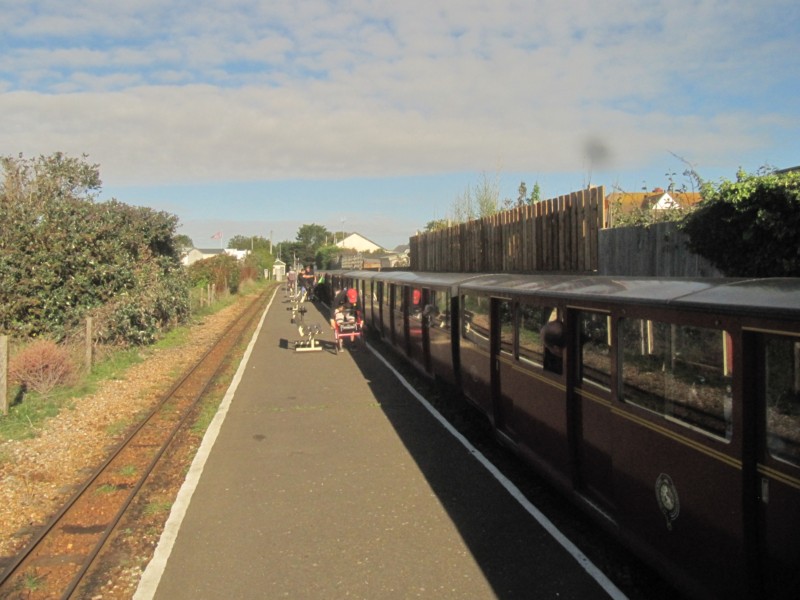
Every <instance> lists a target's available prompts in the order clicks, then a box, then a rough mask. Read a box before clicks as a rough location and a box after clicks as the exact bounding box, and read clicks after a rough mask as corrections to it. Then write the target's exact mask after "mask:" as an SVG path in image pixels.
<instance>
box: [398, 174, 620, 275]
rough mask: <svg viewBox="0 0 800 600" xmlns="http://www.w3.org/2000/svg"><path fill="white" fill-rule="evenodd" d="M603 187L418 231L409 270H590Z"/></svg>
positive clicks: (599, 224) (600, 222) (594, 265)
mask: <svg viewBox="0 0 800 600" xmlns="http://www.w3.org/2000/svg"><path fill="white" fill-rule="evenodd" d="M604 197H605V192H604V188H603V187H602V186H600V187H591V188H588V189H585V190H582V191H579V192H572V193H571V194H569V195H565V196H559V197H558V198H552V199H550V200H544V201H541V202H537V203H535V204H532V205H526V206H520V207H517V208H513V209H511V210H507V211H503V212H500V213H497V214H495V215H492V216H490V217H484V218H482V219H476V220H473V221H468V222H467V223H461V224H459V225H454V226H452V227H448V228H446V229H441V230H438V231H431V232H426V233H421V234H418V235H416V236H414V237H412V238H411V239H410V253H411V270H412V271H434V272H459V273H461V272H468V273H491V272H517V273H522V272H532V271H561V272H591V271H596V270H597V265H598V232H599V230H600V229H601V228H602V226H603V222H604V215H603V198H604Z"/></svg>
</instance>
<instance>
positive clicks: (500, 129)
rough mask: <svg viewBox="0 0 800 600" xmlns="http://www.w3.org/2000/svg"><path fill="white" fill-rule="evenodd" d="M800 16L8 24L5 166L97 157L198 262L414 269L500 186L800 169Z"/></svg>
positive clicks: (519, 9)
mask: <svg viewBox="0 0 800 600" xmlns="http://www.w3.org/2000/svg"><path fill="white" fill-rule="evenodd" d="M799 6H800V5H798V4H797V2H795V1H788V0H786V1H784V0H766V1H765V2H752V1H750V0H747V1H743V0H674V1H672V2H663V1H638V2H634V1H621V0H608V1H604V2H595V1H593V0H578V1H568V2H564V1H563V0H562V1H555V0H527V1H522V0H519V1H516V0H485V1H484V0H442V1H436V0H407V1H404V2H397V1H382V0H351V1H347V0H341V1H325V0H302V1H298V2H286V1H284V0H281V1H277V0H228V1H226V2H219V1H218V0H213V1H211V0H186V1H184V0H179V1H169V0H115V1H114V2H109V1H108V0H82V1H81V2H80V3H77V2H76V3H72V2H63V1H62V0H27V1H25V2H19V1H16V0H0V114H2V118H0V153H2V154H4V155H17V154H18V153H23V154H24V155H26V156H28V157H32V156H37V155H40V154H45V155H46V154H51V153H53V152H56V151H61V152H66V153H68V154H70V155H74V156H80V155H81V154H87V155H88V157H89V158H88V160H89V161H90V162H92V163H97V164H99V165H100V173H101V177H102V179H103V193H102V196H101V198H103V199H107V198H111V197H114V198H116V199H118V200H120V201H122V202H126V203H128V204H133V205H142V206H150V207H153V208H155V209H158V210H165V211H168V212H171V213H174V214H176V215H178V217H179V219H180V221H181V227H180V229H179V232H180V233H185V234H187V235H189V236H190V237H191V238H192V239H193V241H194V243H195V245H197V246H200V247H205V246H213V245H215V244H217V243H218V242H214V241H212V240H211V236H212V235H214V233H215V232H217V231H222V232H223V234H224V236H225V240H227V239H228V238H230V236H232V235H236V234H239V235H261V236H263V237H267V238H269V237H270V236H271V237H272V238H273V240H274V241H275V242H278V241H282V240H285V239H294V237H295V235H296V233H297V229H298V228H299V227H300V226H301V225H303V224H306V223H315V224H318V225H324V226H325V227H327V228H328V229H329V230H331V231H341V230H343V229H344V230H346V231H348V232H352V231H357V232H359V233H361V234H362V235H364V236H366V237H367V238H369V239H371V240H373V241H375V242H376V243H378V244H381V245H384V246H386V247H394V246H396V245H398V244H402V243H407V241H408V238H409V236H411V235H413V234H414V233H415V231H416V230H418V229H422V228H424V226H425V224H426V223H427V222H428V221H431V220H433V219H439V218H447V217H448V216H451V215H452V206H453V204H454V202H456V201H457V199H458V198H459V197H461V196H463V195H464V193H465V191H466V190H467V189H469V188H474V187H475V186H477V185H479V184H480V182H481V181H483V180H485V179H488V180H490V181H493V182H496V183H497V185H498V186H499V187H500V195H501V199H505V198H508V199H512V200H515V199H516V197H517V189H518V187H519V184H520V182H521V181H525V182H526V184H527V186H528V189H529V190H530V189H531V188H532V187H533V185H534V184H535V183H538V184H539V186H540V189H541V194H542V197H544V198H550V197H555V196H558V195H561V194H567V193H569V192H571V191H576V190H580V189H583V188H584V187H586V186H588V185H603V186H605V188H606V192H607V193H609V192H611V191H614V190H615V189H622V190H627V191H640V190H641V189H642V187H648V188H654V187H658V186H661V187H665V186H666V185H668V184H669V175H668V174H670V173H674V174H675V175H674V176H673V180H674V181H675V182H676V183H677V184H678V185H682V184H683V183H688V182H687V180H686V178H685V177H684V176H683V172H684V170H685V169H686V168H687V166H691V167H693V168H694V169H695V170H696V171H697V172H698V173H699V174H700V175H701V176H702V177H703V178H704V179H706V180H710V181H718V180H720V179H722V178H725V179H733V178H735V175H736V171H737V169H739V168H740V167H741V168H744V169H745V170H747V171H756V170H757V169H759V168H760V167H762V166H765V165H768V166H774V167H789V166H796V165H800V89H799V88H800V83H799V82H800V35H798V34H797V32H798V30H800V7H799ZM592 149H594V150H595V151H592Z"/></svg>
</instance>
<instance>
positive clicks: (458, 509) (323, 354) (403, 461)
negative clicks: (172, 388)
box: [136, 291, 622, 600]
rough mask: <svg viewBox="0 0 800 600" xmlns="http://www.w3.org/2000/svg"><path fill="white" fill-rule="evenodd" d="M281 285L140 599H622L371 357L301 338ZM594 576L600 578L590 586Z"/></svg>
mask: <svg viewBox="0 0 800 600" xmlns="http://www.w3.org/2000/svg"><path fill="white" fill-rule="evenodd" d="M288 306H289V305H288V304H287V301H286V299H285V297H284V294H283V292H282V291H279V292H278V293H277V295H276V296H275V297H274V299H273V301H272V302H271V304H270V307H269V308H268V310H267V311H266V312H265V315H264V317H263V320H262V323H261V326H260V327H259V329H258V331H257V332H256V335H255V336H254V338H253V340H252V341H251V344H250V347H249V349H248V352H247V354H246V355H245V358H244V360H243V362H242V364H241V365H240V368H239V372H238V373H237V376H236V378H235V379H234V382H233V383H232V385H231V388H230V389H229V391H228V394H227V395H226V397H225V399H224V400H223V402H222V405H221V407H220V410H219V412H218V413H217V416H216V418H215V419H214V422H213V423H212V425H211V427H210V428H209V430H208V433H207V435H206V437H205V439H204V442H203V445H202V447H201V448H200V451H199V452H198V454H197V457H196V458H195V461H194V463H193V465H192V467H191V469H190V472H189V474H188V476H187V480H186V483H185V484H184V486H183V488H182V489H181V492H180V495H179V497H178V499H177V501H176V503H175V505H174V507H173V509H172V513H171V515H170V519H169V522H168V523H167V526H166V529H165V531H164V534H163V536H162V538H161V541H160V542H159V545H158V548H157V550H156V554H155V556H154V558H153V560H152V561H151V563H150V565H149V566H148V568H147V570H146V572H145V574H144V576H143V578H142V581H141V583H140V585H139V589H138V591H137V594H136V598H138V599H149V598H156V599H159V600H175V599H182V598H187V599H188V598H191V599H198V598H226V599H228V598H259V599H262V598H301V599H303V598H324V599H334V598H369V599H372V598H437V599H438V598H476V599H482V598H501V599H506V598H525V599H528V598H537V599H538V598H559V599H572V598H575V599H578V598H580V599H592V598H608V597H609V596H610V595H611V596H613V597H622V596H620V595H617V594H616V593H615V590H613V589H612V590H611V591H610V592H609V590H608V589H604V587H602V586H601V583H598V581H597V580H596V579H595V578H593V577H592V575H591V572H592V569H591V565H590V568H588V569H587V568H585V565H584V564H582V561H581V560H580V558H578V559H576V558H575V556H573V555H571V554H570V553H569V552H568V551H567V550H565V548H564V546H563V545H562V544H559V543H558V542H557V541H556V540H555V539H554V538H553V536H552V535H550V534H549V533H548V532H547V531H546V530H545V529H544V528H543V527H542V525H540V524H539V523H538V522H537V521H536V520H535V519H534V518H533V517H532V516H531V513H530V511H529V510H526V509H525V508H524V506H523V504H524V503H523V504H521V503H520V502H519V501H518V500H517V499H516V498H515V497H514V496H513V494H511V493H509V491H508V490H507V489H506V488H504V487H503V486H502V485H501V484H500V482H498V480H497V479H496V478H495V477H494V476H492V474H491V473H490V472H489V471H487V469H486V468H485V467H484V466H483V465H482V464H481V462H480V461H479V460H476V458H475V456H474V454H473V453H471V452H470V451H469V450H468V449H467V448H465V446H464V445H462V444H461V442H459V441H458V439H457V438H456V437H454V436H453V435H452V434H451V433H449V432H448V431H447V429H446V428H445V427H444V426H443V425H442V424H441V423H440V422H439V421H437V420H436V419H435V418H434V417H433V416H432V415H431V413H430V412H429V411H428V410H427V409H426V408H425V406H424V405H423V404H422V403H421V402H420V401H419V399H417V398H416V397H415V396H414V395H413V394H412V393H411V392H409V391H408V390H407V389H406V388H405V387H404V386H403V385H402V384H401V383H400V382H399V380H398V379H397V378H396V377H395V375H394V374H393V373H392V371H391V370H390V369H389V368H388V367H387V366H386V365H385V364H384V362H383V361H381V360H380V359H379V358H378V357H377V356H376V355H374V354H373V353H372V351H371V350H370V349H368V348H362V349H360V350H354V349H353V350H351V349H345V351H344V352H342V353H340V354H338V355H337V354H336V353H335V351H334V347H333V333H332V331H331V330H330V327H329V326H328V324H327V317H328V313H327V309H326V308H325V307H324V306H322V305H316V306H315V305H314V304H311V303H307V305H306V306H307V308H308V312H307V313H306V315H305V317H304V321H305V323H306V324H309V325H312V324H318V325H320V326H322V328H323V334H322V335H321V336H320V338H319V339H320V340H322V344H323V349H322V350H321V351H315V352H297V351H295V348H294V341H295V340H296V339H298V338H299V335H298V331H297V328H296V326H295V325H293V324H292V323H291V319H290V313H289V312H288V311H287V310H286V308H287V307H288ZM601 579H602V578H601Z"/></svg>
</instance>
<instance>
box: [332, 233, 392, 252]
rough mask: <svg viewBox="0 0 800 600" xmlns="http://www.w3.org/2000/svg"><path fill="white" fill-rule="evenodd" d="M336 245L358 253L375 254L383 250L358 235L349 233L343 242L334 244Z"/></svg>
mask: <svg viewBox="0 0 800 600" xmlns="http://www.w3.org/2000/svg"><path fill="white" fill-rule="evenodd" d="M336 245H337V246H338V247H339V248H342V249H347V250H356V251H358V252H376V251H378V250H383V247H382V246H379V245H378V244H376V243H375V242H373V241H371V240H368V239H367V238H365V237H364V236H363V235H361V234H360V233H351V234H350V235H348V236H347V237H346V238H344V239H343V240H341V241H339V242H336Z"/></svg>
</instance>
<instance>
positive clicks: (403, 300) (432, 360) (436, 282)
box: [380, 272, 474, 384]
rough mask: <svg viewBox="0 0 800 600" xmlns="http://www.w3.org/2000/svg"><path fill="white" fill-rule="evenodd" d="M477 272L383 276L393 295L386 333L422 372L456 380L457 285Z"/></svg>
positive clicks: (402, 273) (390, 274)
mask: <svg viewBox="0 0 800 600" xmlns="http://www.w3.org/2000/svg"><path fill="white" fill-rule="evenodd" d="M471 277H474V275H464V274H452V273H412V272H390V273H385V274H382V275H381V276H380V280H381V282H382V284H383V286H384V289H385V291H386V293H389V294H390V296H391V301H390V302H388V304H387V307H388V309H389V310H390V312H389V314H388V317H387V318H386V322H387V323H388V325H389V327H390V330H391V335H389V336H387V341H390V343H391V344H392V346H393V347H394V348H395V350H397V351H399V352H400V353H401V354H402V355H403V356H405V357H406V358H407V359H408V360H410V361H411V362H412V363H413V364H414V365H415V366H416V367H417V368H418V369H419V370H420V371H422V372H423V373H425V374H427V375H429V376H432V377H435V378H438V379H441V380H443V381H445V382H448V383H451V384H455V383H456V380H455V372H456V370H455V366H454V362H453V361H454V356H453V350H454V348H453V339H454V331H453V327H452V307H453V301H454V297H453V289H454V286H455V285H456V284H457V283H459V282H461V281H464V280H466V279H469V278H471Z"/></svg>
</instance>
